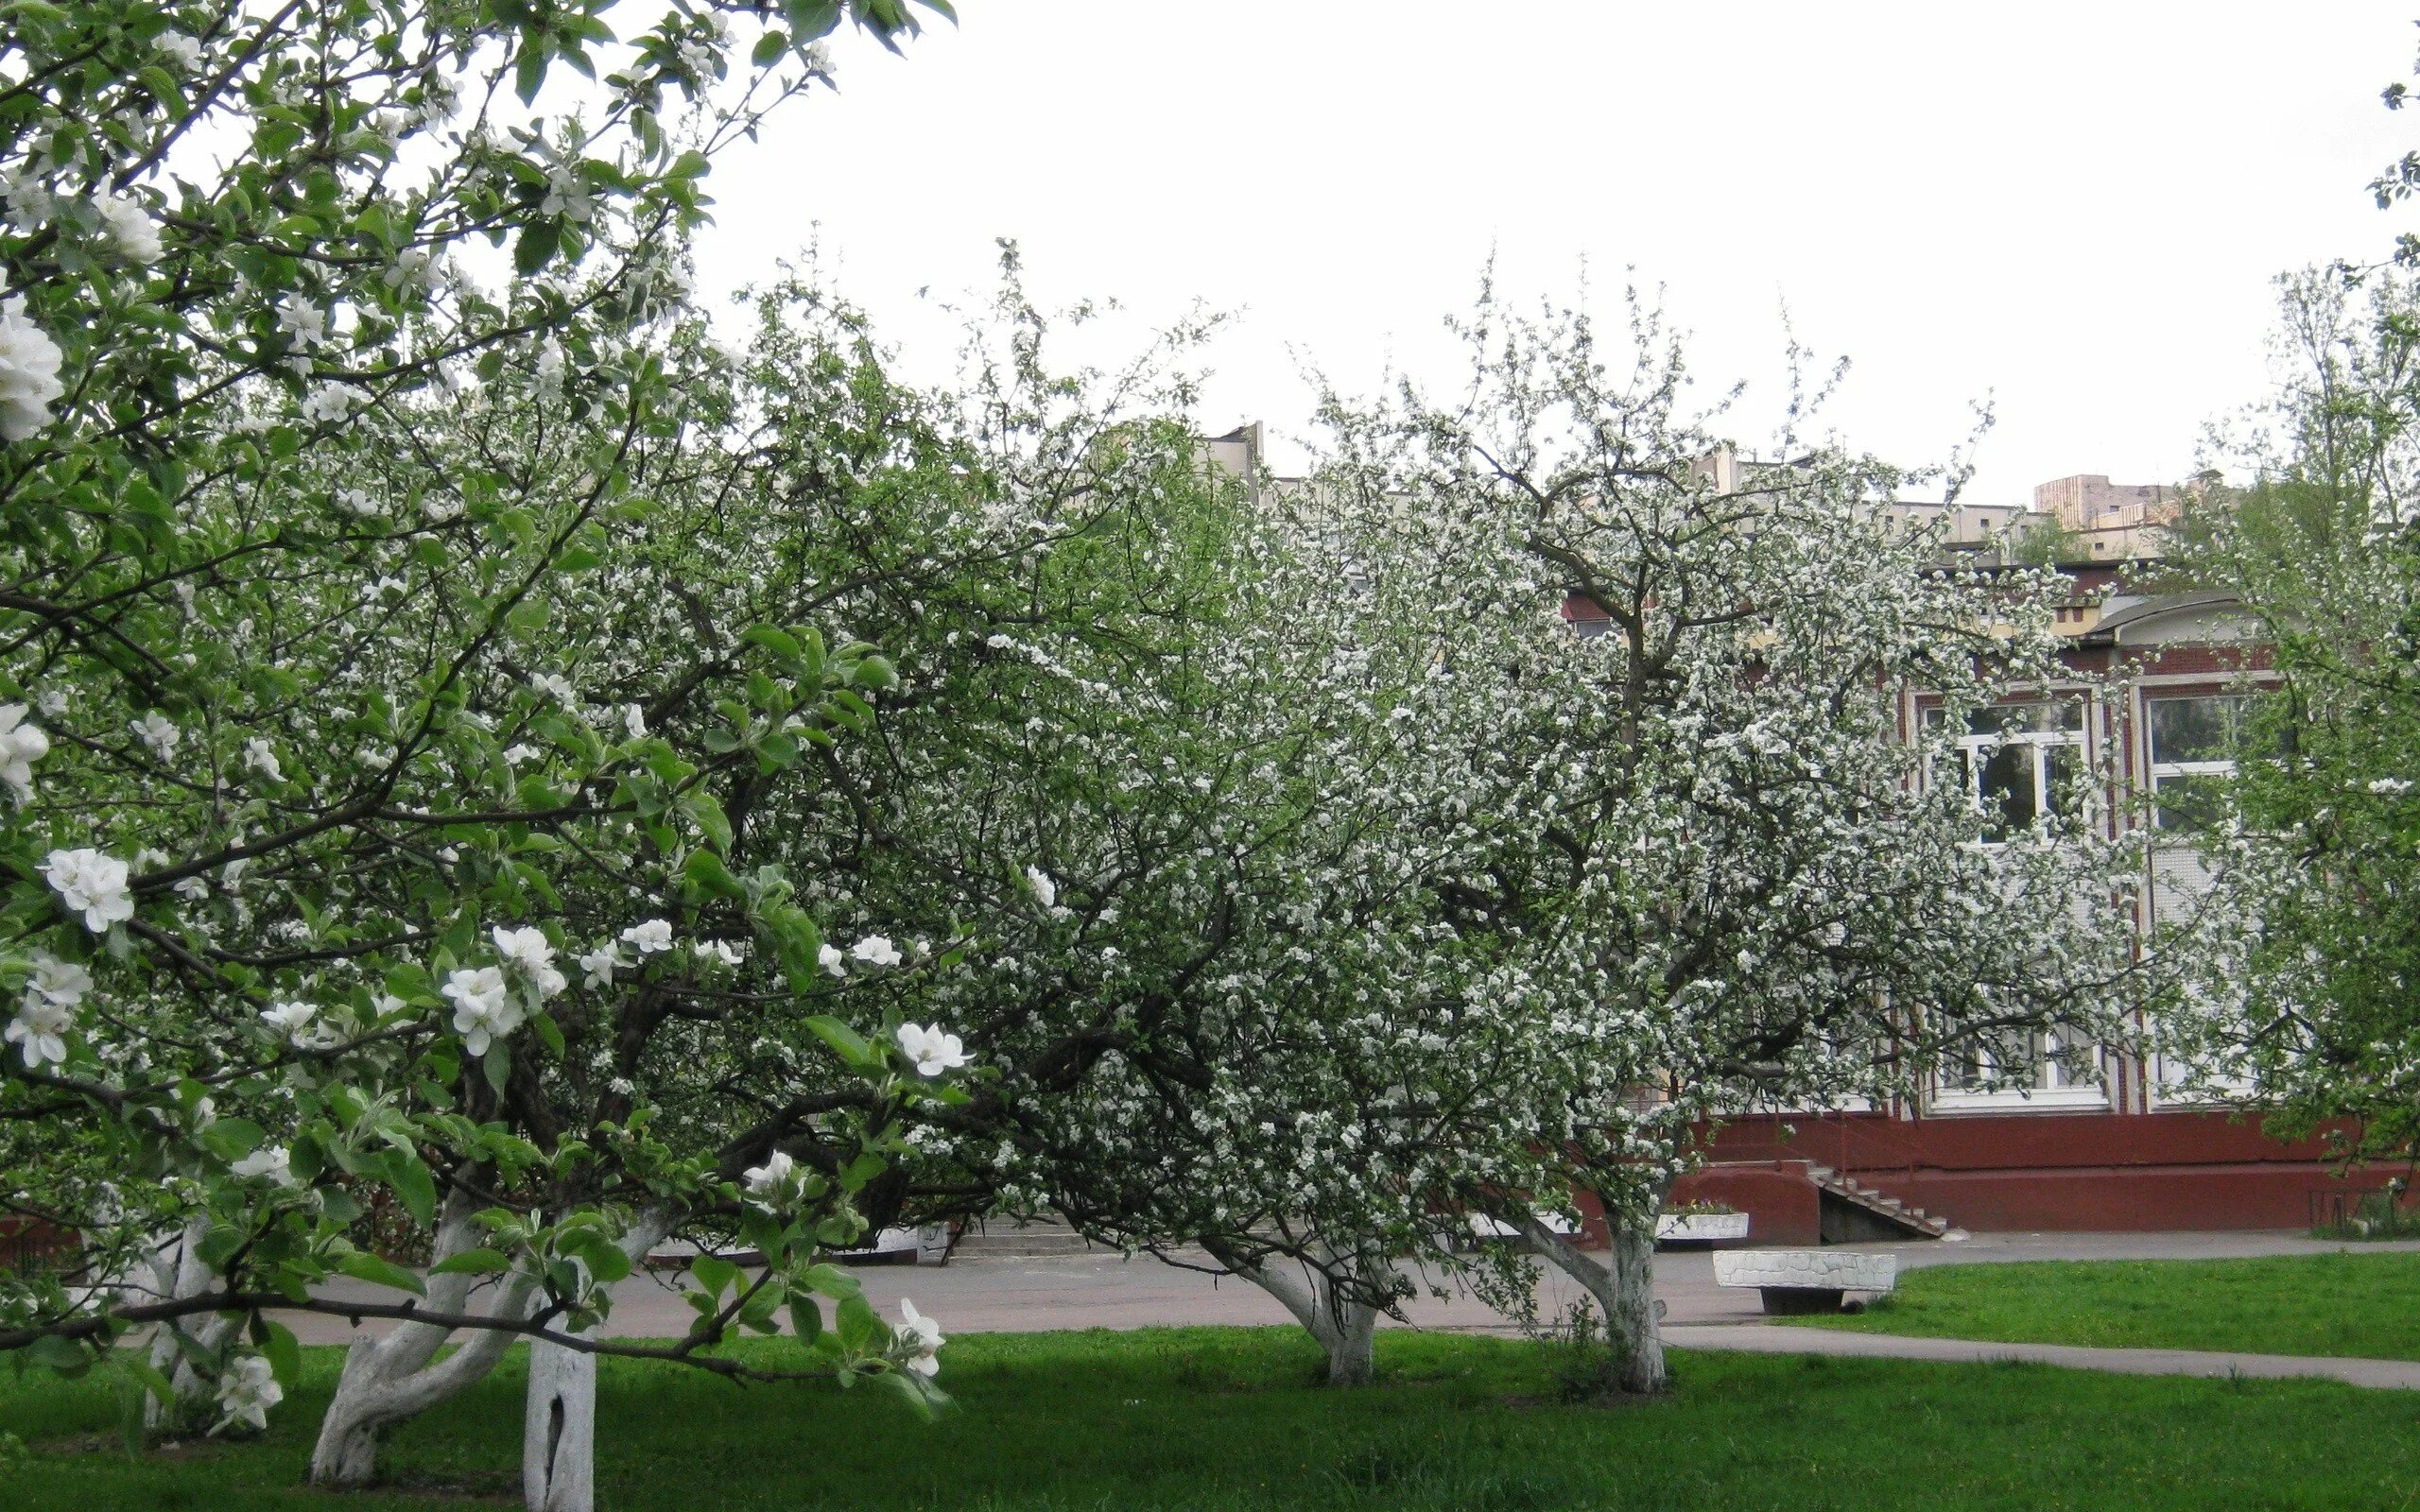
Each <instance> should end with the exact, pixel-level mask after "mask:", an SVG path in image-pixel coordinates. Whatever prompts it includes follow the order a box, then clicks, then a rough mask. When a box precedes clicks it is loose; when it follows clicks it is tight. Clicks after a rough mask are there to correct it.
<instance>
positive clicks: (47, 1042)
mask: <svg viewBox="0 0 2420 1512" xmlns="http://www.w3.org/2000/svg"><path fill="white" fill-rule="evenodd" d="M74 1026H75V1020H74V1018H73V1016H72V1015H70V1014H69V1012H68V1010H67V1007H66V1005H62V1004H60V1003H57V1002H54V1001H52V1000H51V999H50V998H48V997H46V996H43V995H42V994H40V993H37V992H35V991H33V990H31V989H30V988H28V989H27V990H26V995H25V998H24V999H23V1001H21V1002H20V1003H18V1005H17V1012H16V1016H15V1017H14V1018H12V1019H10V1020H9V1027H8V1029H7V1030H6V1031H4V1032H5V1034H6V1037H7V1039H8V1040H9V1043H11V1044H14V1045H17V1046H18V1047H19V1049H20V1053H21V1054H22V1055H23V1056H24V1057H25V1062H26V1067H27V1068H28V1069H29V1070H40V1069H41V1068H42V1066H43V1063H44V1062H45V1061H47V1062H49V1063H51V1064H53V1065H63V1064H65V1063H66V1060H67V1032H68V1030H69V1029H71V1028H73V1027H74Z"/></svg>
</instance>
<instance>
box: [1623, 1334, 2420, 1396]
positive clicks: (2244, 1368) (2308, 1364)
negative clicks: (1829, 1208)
mask: <svg viewBox="0 0 2420 1512" xmlns="http://www.w3.org/2000/svg"><path fill="white" fill-rule="evenodd" d="M1664 1342H1665V1344H1666V1345H1667V1346H1668V1347H1669V1348H1672V1349H1740V1350H1747V1351H1750V1352H1753V1353H1756V1354H1825V1355H1853V1356H1859V1357H1864V1358H1869V1359H1873V1358H1880V1359H1891V1360H1941V1361H1949V1362H1957V1363H1963V1364H1976V1363H1982V1362H1990V1361H1997V1360H2023V1361H2026V1362H2029V1363H2031V1364H2033V1365H2052V1366H2066V1368H2068V1369H2071V1370H2105V1371H2110V1372H2113V1373H2115V1374H2118V1375H2128V1376H2208V1377H2215V1378H2218V1379H2221V1380H2224V1379H2228V1378H2231V1377H2236V1376H2258V1377H2265V1378H2283V1377H2297V1376H2300V1377H2312V1378H2317V1379H2323V1380H2329V1381H2342V1382H2344V1383H2347V1384H2350V1385H2356V1386H2377V1387H2388V1388H2394V1389H2399V1390H2404V1391H2420V1363H2415V1362H2413V1361H2409V1360H2345V1359H2330V1358H2325V1357H2318V1356H2309V1355H2296V1354H2226V1353H2220V1352H2217V1351H2215V1350H2204V1349H2095V1348H2091V1347H2088V1346H2084V1345H2075V1344H1989V1343H1978V1342H1976V1341H1974V1340H1971V1339H1918V1338H1907V1337H1903V1336H1901V1335H1899V1334H1895V1333H1850V1332H1843V1331H1841V1330H1839V1329H1808V1328H1777V1327H1773V1326H1771V1325H1768V1324H1762V1323H1684V1324H1681V1325H1678V1326H1673V1325H1670V1324H1667V1326H1666V1327H1665V1330H1664Z"/></svg>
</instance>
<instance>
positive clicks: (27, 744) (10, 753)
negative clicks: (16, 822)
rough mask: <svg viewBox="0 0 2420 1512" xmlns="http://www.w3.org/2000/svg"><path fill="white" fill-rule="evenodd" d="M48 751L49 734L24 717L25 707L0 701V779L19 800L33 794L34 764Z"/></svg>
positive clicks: (21, 800) (30, 796)
mask: <svg viewBox="0 0 2420 1512" xmlns="http://www.w3.org/2000/svg"><path fill="white" fill-rule="evenodd" d="M49 754H50V737H49V736H48V735H47V734H44V733H43V730H42V729H41V727H39V726H37V725H33V724H29V723H27V722H26V706H25V705H24V704H21V703H0V782H6V783H7V784H8V785H9V791H10V792H12V793H14V794H15V795H16V796H17V801H18V802H20V803H22V802H24V801H26V799H30V798H32V797H33V796H34V772H33V764H34V763H36V762H38V761H40V760H42V759H43V757H44V756H47V755H49Z"/></svg>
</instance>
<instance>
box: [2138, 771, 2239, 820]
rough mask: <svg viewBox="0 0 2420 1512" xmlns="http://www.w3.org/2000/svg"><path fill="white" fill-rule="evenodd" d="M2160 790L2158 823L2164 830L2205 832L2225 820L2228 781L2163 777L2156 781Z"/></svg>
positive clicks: (2217, 778) (2219, 778)
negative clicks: (2225, 794)
mask: <svg viewBox="0 0 2420 1512" xmlns="http://www.w3.org/2000/svg"><path fill="white" fill-rule="evenodd" d="M2153 781H2154V783H2155V785H2156V786H2157V788H2158V797H2159V806H2158V811H2157V813H2158V823H2159V827H2160V828H2161V829H2163V830H2176V831H2182V832H2186V833H2192V832H2194V831H2198V830H2206V829H2209V828H2210V827H2212V826H2213V825H2215V824H2217V823H2218V822H2219V821H2220V820H2221V818H2223V817H2225V814H2226V804H2225V801H2224V799H2223V796H2222V795H2223V793H2224V790H2225V787H2226V779H2224V778H2222V777H2218V776H2207V777H2162V778H2156V779H2154V780H2153Z"/></svg>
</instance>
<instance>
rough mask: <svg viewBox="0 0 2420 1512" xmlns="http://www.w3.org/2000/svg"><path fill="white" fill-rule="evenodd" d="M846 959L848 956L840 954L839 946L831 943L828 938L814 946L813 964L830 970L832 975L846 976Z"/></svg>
mask: <svg viewBox="0 0 2420 1512" xmlns="http://www.w3.org/2000/svg"><path fill="white" fill-rule="evenodd" d="M848 960H849V958H848V956H846V955H844V954H841V951H840V947H839V946H838V945H835V944H833V943H832V942H831V941H830V940H826V941H824V942H823V943H822V944H821V945H819V946H817V947H816V948H815V964H816V965H818V966H821V968H823V969H824V970H825V971H829V972H831V973H832V974H833V975H834V976H847V975H848V974H849V967H848Z"/></svg>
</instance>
